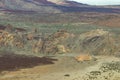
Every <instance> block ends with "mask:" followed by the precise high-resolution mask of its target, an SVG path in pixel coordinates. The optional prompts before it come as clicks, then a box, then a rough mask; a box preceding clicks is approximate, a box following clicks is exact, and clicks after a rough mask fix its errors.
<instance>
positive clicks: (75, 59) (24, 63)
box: [0, 24, 120, 80]
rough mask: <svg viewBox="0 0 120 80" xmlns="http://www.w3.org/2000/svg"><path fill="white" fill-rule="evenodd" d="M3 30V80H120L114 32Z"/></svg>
mask: <svg viewBox="0 0 120 80" xmlns="http://www.w3.org/2000/svg"><path fill="white" fill-rule="evenodd" d="M0 28H1V29H0V80H26V79H28V80H119V75H120V59H119V56H120V46H119V45H120V42H119V36H118V35H116V34H114V33H112V32H109V31H106V30H103V29H95V30H91V31H88V32H84V33H79V34H75V33H70V32H69V31H67V30H64V29H63V30H58V31H56V32H53V33H49V34H43V33H40V32H38V31H37V29H33V30H32V31H31V32H30V31H27V29H24V28H15V27H13V26H12V25H10V24H8V25H6V26H4V25H0ZM29 53H30V54H29Z"/></svg>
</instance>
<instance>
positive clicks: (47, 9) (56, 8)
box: [0, 0, 120, 13]
mask: <svg viewBox="0 0 120 80" xmlns="http://www.w3.org/2000/svg"><path fill="white" fill-rule="evenodd" d="M0 9H2V10H6V11H22V12H26V11H28V12H39V13H61V12H105V13H120V9H119V8H112V7H110V8H109V7H106V6H102V7H101V6H100V7H99V6H91V5H87V4H82V3H78V2H75V1H69V0H0Z"/></svg>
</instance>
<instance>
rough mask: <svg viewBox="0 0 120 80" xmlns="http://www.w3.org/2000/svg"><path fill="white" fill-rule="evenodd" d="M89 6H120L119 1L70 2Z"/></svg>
mask: <svg viewBox="0 0 120 80" xmlns="http://www.w3.org/2000/svg"><path fill="white" fill-rule="evenodd" d="M71 1H77V2H80V3H84V4H89V5H120V0H71Z"/></svg>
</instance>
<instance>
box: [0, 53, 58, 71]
mask: <svg viewBox="0 0 120 80" xmlns="http://www.w3.org/2000/svg"><path fill="white" fill-rule="evenodd" d="M53 61H57V59H51V58H46V57H42V58H40V57H35V56H25V55H18V54H14V53H9V52H8V53H5V54H2V56H0V72H2V71H14V70H19V69H22V68H32V67H34V66H38V65H39V66H40V65H48V64H54V62H53Z"/></svg>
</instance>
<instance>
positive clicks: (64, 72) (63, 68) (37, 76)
mask: <svg viewBox="0 0 120 80" xmlns="http://www.w3.org/2000/svg"><path fill="white" fill-rule="evenodd" d="M52 58H54V59H57V61H54V64H48V65H38V66H35V67H33V68H26V69H19V70H15V71H3V72H2V73H1V74H0V75H1V76H0V79H1V80H26V79H28V80H119V75H120V73H119V72H115V71H114V70H109V71H107V72H100V70H99V68H100V67H101V66H102V64H103V63H112V62H113V61H115V62H118V61H120V59H119V58H116V57H107V56H97V57H96V58H97V60H95V61H94V60H91V61H85V62H78V61H76V60H75V59H74V57H71V56H65V55H64V56H59V57H52ZM95 72H96V73H95ZM110 72H112V73H111V74H114V76H112V78H111V77H109V76H108V75H110V74H109V73H110ZM90 75H92V76H91V77H90ZM94 77H95V78H94ZM92 78H94V79H92ZM107 78H108V79H107ZM113 78H114V79H113Z"/></svg>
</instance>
